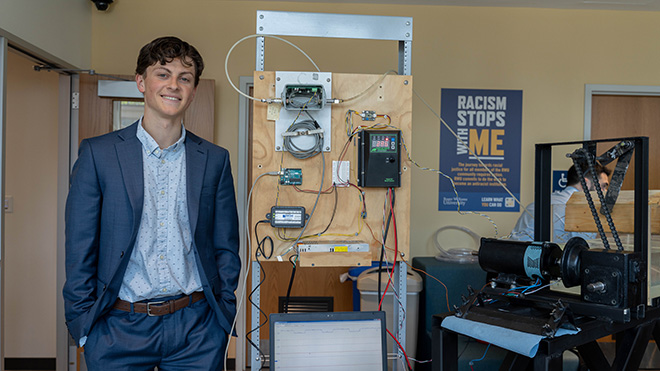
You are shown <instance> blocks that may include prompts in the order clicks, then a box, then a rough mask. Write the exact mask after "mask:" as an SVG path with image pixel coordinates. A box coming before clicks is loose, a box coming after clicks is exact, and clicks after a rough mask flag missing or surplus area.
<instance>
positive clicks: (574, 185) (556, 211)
mask: <svg viewBox="0 0 660 371" xmlns="http://www.w3.org/2000/svg"><path fill="white" fill-rule="evenodd" d="M594 171H595V172H596V173H598V182H599V184H600V188H601V190H602V191H603V192H605V191H606V190H607V187H608V186H609V175H610V174H611V171H610V170H609V169H608V168H606V167H604V166H602V165H600V164H596V165H595V166H594ZM567 179H568V180H567V184H566V188H564V189H563V190H562V191H558V192H554V193H552V195H551V196H550V204H551V206H552V229H553V237H552V241H553V242H556V243H565V242H566V241H568V240H569V239H571V238H572V237H582V238H584V239H585V240H591V239H594V238H596V234H595V233H580V232H567V231H566V230H564V218H565V216H566V203H567V202H568V199H569V198H571V195H572V194H573V193H575V192H577V191H582V182H581V181H580V178H579V176H578V174H577V171H576V170H575V166H571V167H570V168H569V169H568V174H567ZM584 179H585V181H586V183H587V187H588V188H589V191H594V190H595V188H594V183H593V181H592V177H591V173H589V172H586V173H585V174H584ZM527 211H528V212H529V213H527V212H524V211H523V213H522V215H520V217H519V218H518V221H517V222H516V226H515V227H514V228H513V231H512V232H511V238H512V239H514V240H519V241H533V240H534V203H533V202H532V203H531V204H529V205H528V206H527Z"/></svg>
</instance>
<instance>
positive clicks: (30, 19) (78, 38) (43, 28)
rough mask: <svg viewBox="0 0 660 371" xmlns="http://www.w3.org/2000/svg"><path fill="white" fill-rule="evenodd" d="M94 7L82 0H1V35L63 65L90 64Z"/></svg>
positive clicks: (75, 66)
mask: <svg viewBox="0 0 660 371" xmlns="http://www.w3.org/2000/svg"><path fill="white" fill-rule="evenodd" d="M92 8H94V5H93V4H92V2H91V1H81V0H48V1H25V0H2V1H0V35H5V36H8V37H9V39H10V41H11V42H12V43H14V44H16V45H19V46H21V47H23V48H27V49H28V50H30V51H31V52H32V53H33V54H35V55H39V56H40V57H42V58H45V59H47V60H49V61H51V62H56V63H58V64H61V65H62V66H63V67H66V68H89V64H90V54H91V51H90V49H91V40H92V35H91V32H92V31H91V27H92V16H91V14H92ZM23 42H25V43H27V44H29V46H28V45H26V44H24V43H23Z"/></svg>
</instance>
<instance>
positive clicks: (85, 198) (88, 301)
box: [63, 140, 103, 344]
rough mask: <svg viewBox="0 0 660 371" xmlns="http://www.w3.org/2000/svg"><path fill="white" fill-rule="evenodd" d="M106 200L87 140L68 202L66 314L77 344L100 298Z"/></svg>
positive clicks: (71, 183) (79, 158) (72, 180)
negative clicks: (101, 235) (101, 237)
mask: <svg viewBox="0 0 660 371" xmlns="http://www.w3.org/2000/svg"><path fill="white" fill-rule="evenodd" d="M102 203H103V196H102V191H101V186H100V183H99V180H98V174H97V169H96V165H95V162H94V153H93V151H92V147H91V145H90V143H89V141H87V140H83V141H82V142H81V143H80V150H79V153H78V160H77V161H76V163H75V165H74V167H73V171H72V173H71V179H70V189H69V195H68V197H67V201H66V212H65V223H66V227H65V228H66V232H65V233H66V243H65V248H66V282H65V284H64V289H63V296H64V312H65V317H66V321H67V326H68V328H69V332H70V333H71V335H72V336H73V338H74V339H75V341H76V344H78V342H79V340H80V338H81V337H83V336H86V335H87V333H86V332H87V331H88V330H89V329H88V328H86V327H88V326H85V324H86V323H87V322H88V316H89V312H90V308H91V307H92V305H93V304H94V302H95V301H96V298H97V293H96V290H97V288H96V281H97V264H98V263H97V262H98V255H99V253H98V251H99V230H100V215H101V205H102Z"/></svg>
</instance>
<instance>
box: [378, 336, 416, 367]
mask: <svg viewBox="0 0 660 371" xmlns="http://www.w3.org/2000/svg"><path fill="white" fill-rule="evenodd" d="M385 330H387V329H385ZM387 333H388V334H390V336H391V337H392V339H394V341H396V345H397V346H398V347H399V349H401V352H403V356H404V357H405V358H406V363H407V364H408V370H412V367H411V366H410V361H409V360H408V355H407V354H406V350H405V349H403V347H402V346H401V343H399V340H397V339H396V338H395V337H394V335H392V333H391V332H390V330H387Z"/></svg>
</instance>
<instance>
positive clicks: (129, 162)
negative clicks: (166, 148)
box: [115, 125, 144, 232]
mask: <svg viewBox="0 0 660 371" xmlns="http://www.w3.org/2000/svg"><path fill="white" fill-rule="evenodd" d="M136 131H137V126H136V125H132V126H131V127H130V128H129V129H127V130H126V131H122V132H121V133H120V134H119V137H120V138H121V139H123V141H122V142H119V143H117V144H115V150H116V151H117V158H118V159H119V167H120V168H121V173H122V177H123V178H124V179H123V180H124V186H125V187H126V192H127V193H128V199H129V201H130V203H131V207H132V208H133V220H134V221H137V222H139V221H140V218H141V217H142V204H143V202H144V175H143V164H142V143H140V140H139V139H138V138H137V137H136V136H135V133H136ZM135 224H136V225H135V228H134V229H135V230H134V232H135V231H137V227H138V226H139V223H135Z"/></svg>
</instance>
